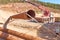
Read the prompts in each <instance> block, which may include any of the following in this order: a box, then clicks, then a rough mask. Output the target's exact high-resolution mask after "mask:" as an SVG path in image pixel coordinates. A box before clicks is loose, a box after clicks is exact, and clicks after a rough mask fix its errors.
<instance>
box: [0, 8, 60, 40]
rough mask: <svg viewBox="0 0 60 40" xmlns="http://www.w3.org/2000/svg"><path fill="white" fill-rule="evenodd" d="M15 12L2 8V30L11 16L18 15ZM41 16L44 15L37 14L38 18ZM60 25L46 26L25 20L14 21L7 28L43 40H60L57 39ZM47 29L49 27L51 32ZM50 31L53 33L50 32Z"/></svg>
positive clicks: (0, 18) (0, 25)
mask: <svg viewBox="0 0 60 40" xmlns="http://www.w3.org/2000/svg"><path fill="white" fill-rule="evenodd" d="M15 11H16V10H15ZM15 11H8V10H7V11H6V10H3V8H1V7H0V27H1V28H4V27H3V25H4V23H5V21H6V20H7V19H8V18H9V17H10V16H12V15H16V14H18V13H16V12H15ZM41 16H42V14H36V17H41ZM54 16H56V17H60V14H57V13H56V14H54ZM58 25H60V23H58V24H57V23H54V24H44V23H35V22H29V20H23V19H13V20H11V21H10V22H9V24H8V25H7V27H6V28H7V29H11V30H14V31H17V32H19V33H24V34H27V35H31V36H33V37H39V38H41V40H60V38H59V37H56V35H55V28H56V26H58ZM45 27H47V28H48V29H49V30H48V29H45ZM50 30H51V31H52V32H50ZM17 40H18V39H17ZM21 40H25V39H22V38H21Z"/></svg>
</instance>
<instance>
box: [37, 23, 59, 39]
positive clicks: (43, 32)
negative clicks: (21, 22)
mask: <svg viewBox="0 0 60 40" xmlns="http://www.w3.org/2000/svg"><path fill="white" fill-rule="evenodd" d="M45 27H46V28H48V29H49V30H54V29H53V28H54V24H48V23H47V24H44V25H42V27H40V28H39V29H38V31H37V35H38V37H41V38H43V39H46V40H60V38H58V37H56V35H55V34H53V33H52V32H54V31H52V32H50V31H49V30H48V29H45ZM54 33H55V32H54Z"/></svg>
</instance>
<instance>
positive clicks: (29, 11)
mask: <svg viewBox="0 0 60 40" xmlns="http://www.w3.org/2000/svg"><path fill="white" fill-rule="evenodd" d="M27 14H29V15H30V16H31V17H35V11H33V10H28V11H27ZM27 17H28V18H30V17H29V16H28V15H27Z"/></svg>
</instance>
